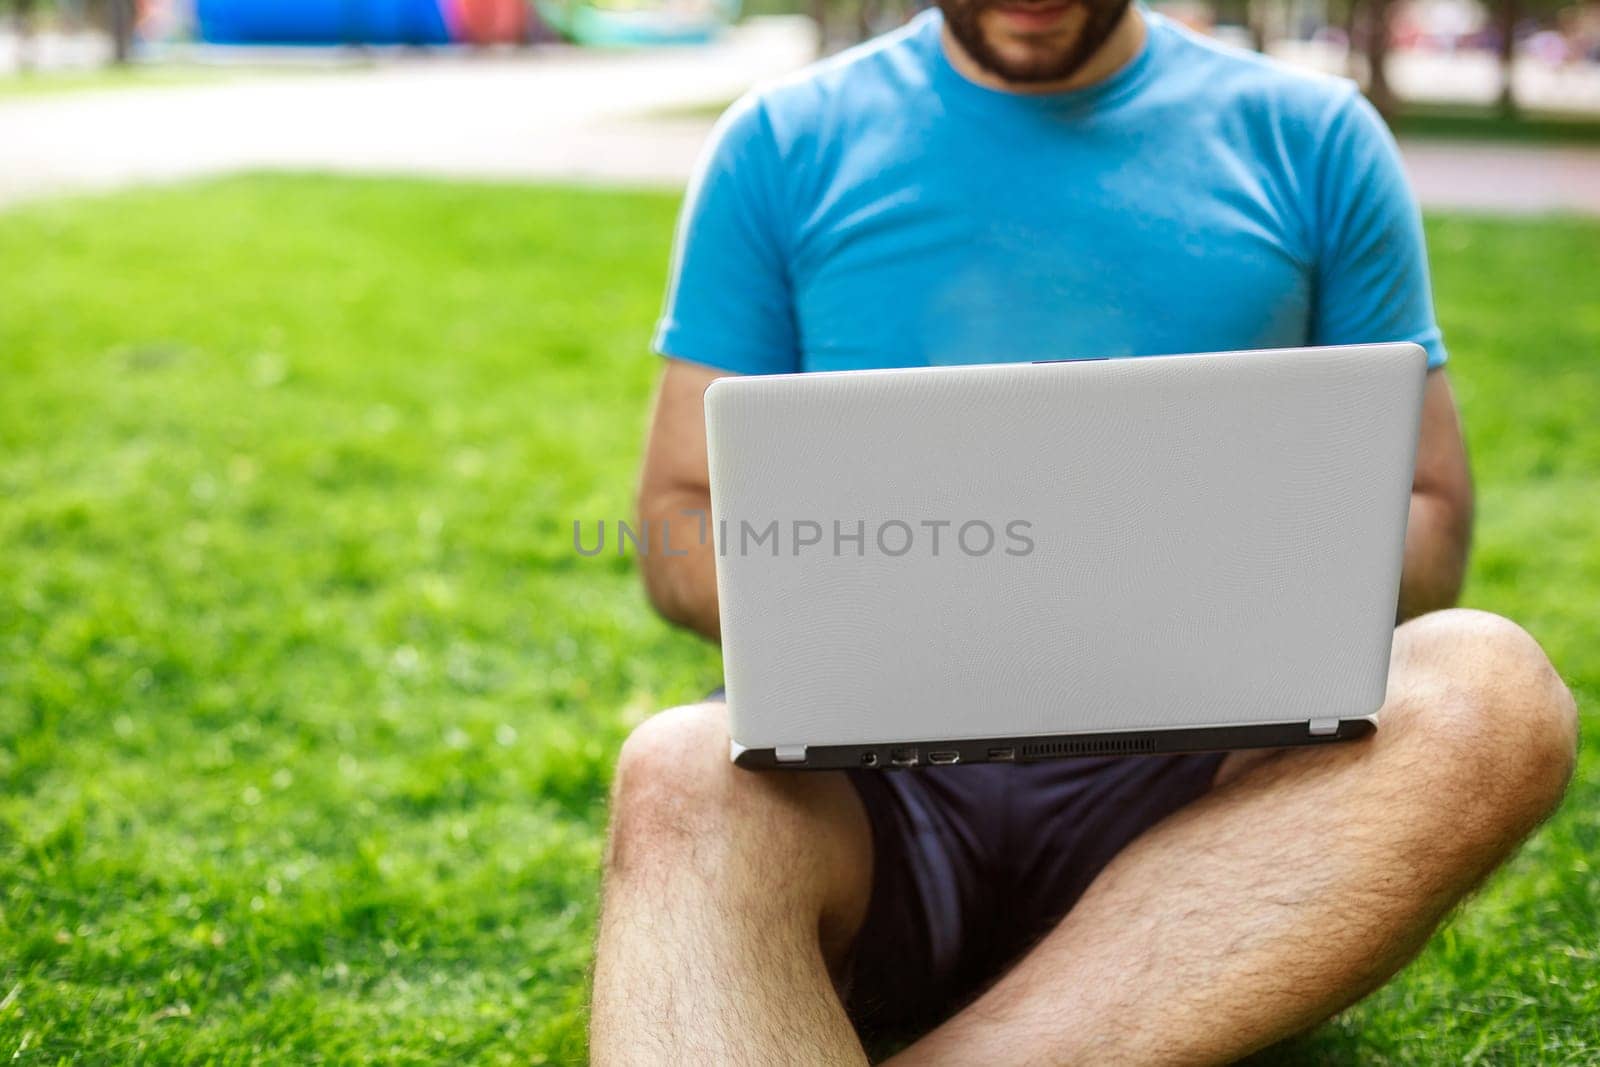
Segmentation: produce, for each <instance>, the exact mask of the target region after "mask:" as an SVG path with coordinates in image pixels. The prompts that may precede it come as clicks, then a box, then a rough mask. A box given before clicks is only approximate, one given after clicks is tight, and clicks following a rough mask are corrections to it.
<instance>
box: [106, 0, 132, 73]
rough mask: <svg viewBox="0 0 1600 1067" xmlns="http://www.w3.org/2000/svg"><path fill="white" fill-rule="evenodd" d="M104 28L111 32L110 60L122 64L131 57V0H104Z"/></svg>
mask: <svg viewBox="0 0 1600 1067" xmlns="http://www.w3.org/2000/svg"><path fill="white" fill-rule="evenodd" d="M106 8H107V10H106V29H107V30H108V31H109V32H110V34H111V62H113V63H115V64H117V65H118V66H122V65H123V64H125V63H127V62H128V60H130V59H132V58H133V16H134V11H133V0H106Z"/></svg>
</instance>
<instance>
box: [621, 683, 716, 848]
mask: <svg viewBox="0 0 1600 1067" xmlns="http://www.w3.org/2000/svg"><path fill="white" fill-rule="evenodd" d="M743 773H745V772H742V771H739V770H738V769H737V768H736V767H734V766H733V765H732V763H731V762H729V759H728V732H727V716H726V712H725V709H724V706H723V705H721V704H714V703H707V704H691V705H687V706H684V707H679V708H671V709H669V710H667V711H663V712H660V713H658V714H656V715H654V716H652V717H651V718H649V719H647V720H646V721H645V722H643V723H642V724H640V725H639V726H638V727H636V728H635V729H634V731H633V732H632V733H631V734H629V735H628V739H627V740H626V741H625V742H623V745H622V751H621V753H620V754H619V755H618V757H617V770H616V777H615V780H614V781H613V783H612V788H611V849H610V853H609V855H608V857H607V864H608V866H614V865H616V864H618V863H620V862H623V861H626V860H628V859H631V858H634V857H636V856H639V855H641V854H643V853H647V852H649V851H652V850H654V849H656V848H660V847H667V848H670V849H672V850H674V851H681V850H683V847H684V842H685V840H686V839H690V838H694V837H697V836H701V835H705V834H713V833H717V832H718V831H719V830H720V829H722V827H720V826H719V825H718V824H719V823H720V822H721V821H722V820H723V819H724V818H725V817H726V815H727V809H726V806H725V805H726V801H727V798H728V794H729V792H730V791H731V790H732V789H733V788H735V786H736V785H737V783H736V782H735V781H734V776H735V775H736V774H743Z"/></svg>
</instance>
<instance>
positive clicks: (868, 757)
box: [861, 752, 878, 767]
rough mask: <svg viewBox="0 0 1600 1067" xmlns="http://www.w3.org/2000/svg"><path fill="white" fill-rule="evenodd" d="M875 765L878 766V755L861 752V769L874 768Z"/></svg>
mask: <svg viewBox="0 0 1600 1067" xmlns="http://www.w3.org/2000/svg"><path fill="white" fill-rule="evenodd" d="M877 765H878V754H877V753H876V752H863V753H861V766H863V767H876V766H877Z"/></svg>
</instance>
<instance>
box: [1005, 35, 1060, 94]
mask: <svg viewBox="0 0 1600 1067" xmlns="http://www.w3.org/2000/svg"><path fill="white" fill-rule="evenodd" d="M1071 55H1072V44H1071V42H1070V41H1069V42H1067V43H1066V44H1065V45H1061V44H1057V43H1056V42H1051V45H1050V46H1049V47H1043V46H1034V45H1031V44H1030V45H1020V46H1019V45H1017V44H1014V43H1009V42H1008V43H1007V44H1006V45H1002V46H1000V47H994V46H992V45H991V47H990V50H989V60H990V73H992V74H995V75H997V76H999V77H1001V78H1004V79H1005V80H1006V81H1008V82H1016V83H1017V84H1019V85H1027V84H1033V83H1041V82H1055V81H1061V80H1063V79H1065V78H1067V77H1070V76H1071V74H1072V69H1071V68H1072V67H1073V64H1072V63H1071Z"/></svg>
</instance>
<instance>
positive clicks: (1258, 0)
mask: <svg viewBox="0 0 1600 1067" xmlns="http://www.w3.org/2000/svg"><path fill="white" fill-rule="evenodd" d="M1266 6H1267V5H1266V3H1265V2H1264V0H1245V5H1244V24H1245V28H1246V29H1247V30H1248V31H1249V33H1250V47H1251V48H1253V49H1255V50H1256V51H1257V52H1262V53H1265V52H1266V50H1267V11H1266Z"/></svg>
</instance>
